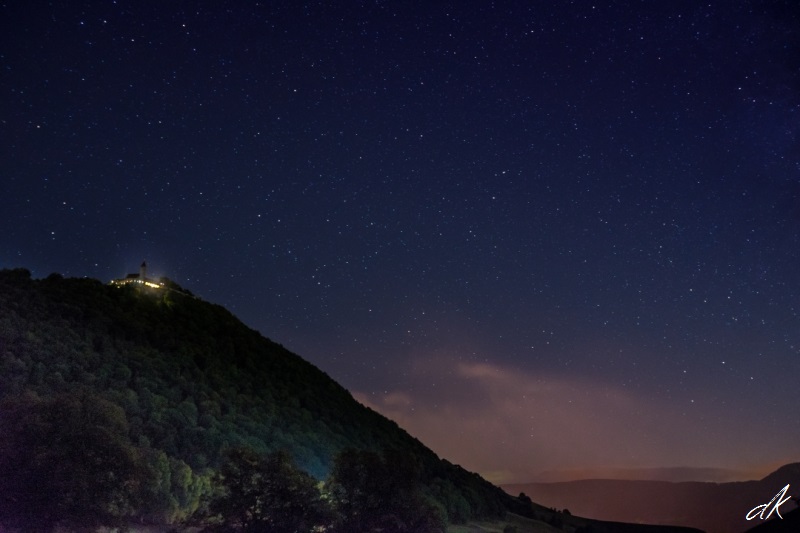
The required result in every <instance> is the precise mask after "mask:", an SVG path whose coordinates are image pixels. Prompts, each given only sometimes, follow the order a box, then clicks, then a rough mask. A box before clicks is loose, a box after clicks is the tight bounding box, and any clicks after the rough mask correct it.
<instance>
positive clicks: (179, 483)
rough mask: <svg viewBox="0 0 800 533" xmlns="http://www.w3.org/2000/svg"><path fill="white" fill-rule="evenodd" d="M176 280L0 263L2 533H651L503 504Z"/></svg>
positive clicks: (491, 489)
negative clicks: (157, 282)
mask: <svg viewBox="0 0 800 533" xmlns="http://www.w3.org/2000/svg"><path fill="white" fill-rule="evenodd" d="M164 282H165V286H164V287H162V288H144V287H143V286H142V285H138V286H137V284H130V285H123V286H118V285H108V284H104V283H101V282H99V281H97V280H93V279H65V278H63V277H62V276H60V275H58V274H52V275H50V276H49V277H47V278H46V279H32V278H31V274H30V272H29V271H27V270H25V269H13V270H0V532H5V533H17V532H20V533H21V532H25V533H27V532H32V531H36V532H50V531H59V532H64V531H97V530H98V528H101V527H105V528H118V529H119V530H123V531H124V530H132V528H134V529H135V528H141V527H148V528H149V529H148V530H149V531H152V530H154V529H155V530H157V531H183V530H189V531H192V532H198V531H205V532H231V531H240V532H271V533H284V532H285V533H290V532H291V533H305V532H312V531H317V532H319V531H325V532H327V533H367V532H381V533H404V532H414V533H443V532H444V531H445V529H446V527H447V524H459V523H464V522H467V521H469V520H487V519H489V520H491V519H500V518H504V517H506V516H511V515H509V513H513V514H514V515H515V516H516V518H515V520H522V518H521V517H528V518H530V519H531V520H529V522H530V523H531V524H533V526H532V528H533V529H525V531H529V530H530V531H554V530H565V531H570V532H573V531H582V532H587V531H593V532H599V533H608V532H619V531H626V532H632V531H637V532H639V533H641V532H643V531H649V529H648V528H647V526H639V525H636V526H632V525H625V524H617V523H610V522H608V523H604V522H598V521H591V520H586V519H581V518H578V517H573V516H571V515H569V513H568V512H567V511H566V510H565V511H564V512H558V511H556V510H555V509H547V508H544V507H542V506H540V505H537V504H536V503H533V502H531V500H530V498H528V497H527V496H525V495H524V494H520V495H519V497H513V496H510V495H508V494H506V493H505V492H503V491H502V490H501V489H500V488H498V487H495V486H493V485H491V484H490V483H488V482H487V481H485V480H484V479H482V478H481V477H480V476H478V475H477V474H473V473H470V472H467V471H466V470H464V469H463V468H461V467H459V466H457V465H453V464H451V463H449V462H447V461H446V460H442V459H439V458H438V457H437V456H436V455H435V454H434V453H433V452H432V451H430V450H429V449H428V448H426V447H425V446H423V445H422V443H420V442H419V441H418V440H416V439H414V438H413V437H411V436H410V435H409V434H408V433H406V432H405V431H403V430H402V429H400V428H399V427H398V426H397V425H396V424H395V423H394V422H391V421H390V420H388V419H386V418H385V417H383V416H381V415H379V414H377V413H376V412H374V411H372V410H370V409H368V408H367V407H365V406H363V405H361V404H359V403H358V402H356V401H355V400H354V399H353V398H352V397H351V395H350V393H348V392H347V391H346V390H345V389H344V388H342V387H341V386H339V385H338V384H337V383H335V382H334V381H333V380H332V379H330V378H329V377H328V376H327V375H326V374H325V373H323V372H322V371H320V370H319V369H317V368H316V367H314V366H313V365H311V364H309V363H308V362H306V361H304V360H303V359H301V358H300V357H299V356H297V355H295V354H293V353H291V352H289V351H288V350H286V349H284V348H283V347H282V346H280V345H279V344H276V343H274V342H272V341H270V340H268V339H265V338H264V337H262V336H261V335H260V334H259V333H258V332H256V331H254V330H252V329H250V328H248V327H246V326H245V325H244V324H242V323H241V322H240V321H239V320H237V319H236V318H235V317H234V316H233V315H232V314H231V313H229V312H228V311H226V310H225V309H224V308H222V307H220V306H217V305H213V304H210V303H207V302H204V301H202V300H200V299H199V298H196V297H194V296H193V295H192V294H191V293H189V292H188V291H186V290H184V289H183V288H181V287H179V286H177V285H176V284H174V283H172V282H170V281H169V280H164ZM509 528H510V529H509ZM506 530H507V531H512V530H513V531H518V530H517V529H516V526H511V525H507V526H506ZM106 531H108V529H106ZM653 531H654V532H664V533H666V532H671V531H678V530H673V529H671V528H654V529H653Z"/></svg>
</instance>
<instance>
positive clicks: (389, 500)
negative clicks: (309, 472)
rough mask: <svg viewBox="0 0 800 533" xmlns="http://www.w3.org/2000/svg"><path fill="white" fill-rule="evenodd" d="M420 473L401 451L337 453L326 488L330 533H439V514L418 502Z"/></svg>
mask: <svg viewBox="0 0 800 533" xmlns="http://www.w3.org/2000/svg"><path fill="white" fill-rule="evenodd" d="M420 473H421V468H420V465H419V463H418V462H417V461H416V460H415V458H414V457H413V456H411V455H408V454H406V453H403V452H400V451H394V450H386V451H384V453H383V455H379V454H377V453H375V452H371V451H363V450H353V449H348V450H344V451H342V452H341V453H339V454H338V455H337V457H336V459H335V461H334V467H333V471H332V473H331V476H330V479H329V480H328V483H327V490H328V492H329V494H330V497H331V500H332V502H333V505H334V509H335V511H336V513H337V516H336V521H335V523H334V531H336V532H340V533H344V532H354V531H359V532H370V531H381V532H384V533H406V532H408V533H412V532H413V533H434V532H443V531H444V530H445V527H446V521H445V518H444V516H443V514H444V511H443V509H442V508H441V507H440V506H437V505H435V504H434V503H433V502H432V501H430V500H428V499H426V498H425V497H424V496H423V494H422V492H421V491H420V487H421V480H420Z"/></svg>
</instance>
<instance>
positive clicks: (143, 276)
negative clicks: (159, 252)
mask: <svg viewBox="0 0 800 533" xmlns="http://www.w3.org/2000/svg"><path fill="white" fill-rule="evenodd" d="M139 279H140V280H142V281H144V280H146V279H147V262H146V261H142V265H141V266H140V267H139Z"/></svg>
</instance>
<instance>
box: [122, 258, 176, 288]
mask: <svg viewBox="0 0 800 533" xmlns="http://www.w3.org/2000/svg"><path fill="white" fill-rule="evenodd" d="M130 283H136V284H140V285H144V286H145V287H149V288H151V289H163V288H164V282H163V281H162V280H160V279H150V278H148V277H147V261H142V264H141V266H139V272H138V273H136V272H134V273H133V274H128V275H127V276H125V277H124V278H118V279H112V280H111V284H112V285H128V284H130Z"/></svg>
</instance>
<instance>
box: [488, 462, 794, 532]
mask: <svg viewBox="0 0 800 533" xmlns="http://www.w3.org/2000/svg"><path fill="white" fill-rule="evenodd" d="M798 480H800V463H793V464H789V465H785V466H783V467H781V468H779V469H778V470H776V471H775V472H773V473H771V474H769V475H768V476H766V477H764V478H763V479H761V480H757V481H740V482H730V483H707V482H678V483H676V482H668V481H636V480H609V479H591V480H580V481H566V482H560V483H525V484H514V485H504V487H503V488H504V489H505V490H506V491H508V492H509V493H510V494H517V493H519V492H525V493H526V494H527V495H529V496H530V497H531V498H533V499H534V500H536V501H537V502H539V503H541V504H543V505H548V506H557V507H568V508H569V509H570V510H571V511H573V512H575V513H577V514H580V515H582V516H587V517H591V518H596V519H600V520H617V521H623V522H638V523H649V524H670V525H678V526H687V527H695V528H699V529H702V530H705V531H707V532H709V533H738V532H742V531H745V530H747V529H748V528H752V527H753V526H754V525H755V522H754V521H747V520H746V519H745V516H746V515H747V513H748V511H749V510H751V509H752V508H753V507H755V506H756V505H759V504H762V503H766V502H768V501H770V499H772V497H773V496H775V494H776V493H777V492H778V491H779V490H780V489H781V488H782V487H784V486H785V485H786V484H787V483H789V484H792V483H793V484H794V485H792V486H796V485H797V484H798V483H800V481H798ZM794 508H795V504H794V503H793V502H787V503H786V504H785V505H784V506H783V507H781V511H782V513H783V514H786V512H789V511H790V510H792V509H794Z"/></svg>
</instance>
